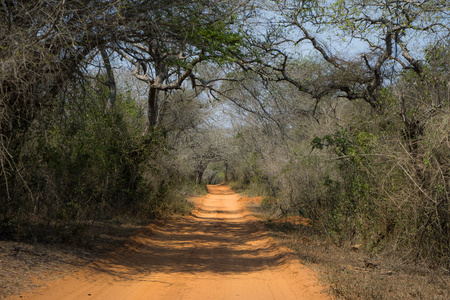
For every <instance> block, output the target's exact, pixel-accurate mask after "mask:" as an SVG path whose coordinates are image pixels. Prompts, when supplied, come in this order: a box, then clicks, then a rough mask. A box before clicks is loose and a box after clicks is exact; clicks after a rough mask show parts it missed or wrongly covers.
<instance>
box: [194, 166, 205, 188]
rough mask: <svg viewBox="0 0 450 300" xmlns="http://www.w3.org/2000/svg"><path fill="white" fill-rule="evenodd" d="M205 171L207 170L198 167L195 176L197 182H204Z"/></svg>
mask: <svg viewBox="0 0 450 300" xmlns="http://www.w3.org/2000/svg"><path fill="white" fill-rule="evenodd" d="M204 172H205V171H204V170H199V169H197V174H196V176H195V183H196V184H201V183H202V178H203V173H204Z"/></svg>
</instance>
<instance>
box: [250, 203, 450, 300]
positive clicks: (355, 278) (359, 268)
mask: <svg viewBox="0 0 450 300" xmlns="http://www.w3.org/2000/svg"><path fill="white" fill-rule="evenodd" d="M253 211H255V208H253ZM260 214H261V215H262V220H263V222H264V223H265V225H266V227H267V228H268V229H269V230H270V231H271V233H272V235H273V236H274V238H276V239H277V240H278V241H279V242H280V243H281V244H282V245H284V246H287V247H289V248H291V249H294V250H295V251H296V254H297V256H298V257H299V259H300V260H301V262H302V263H304V264H306V265H308V266H310V267H311V268H313V269H315V270H318V271H319V272H320V274H321V277H322V280H323V281H324V282H325V283H326V284H327V285H328V286H330V293H331V294H332V295H333V296H334V297H335V298H336V299H450V274H449V273H448V272H446V271H445V270H443V269H442V270H432V269H429V268H427V267H425V266H421V265H417V264H411V263H407V262H405V261H402V260H401V259H400V258H398V257H393V256H390V257H388V256H381V255H379V256H374V255H370V253H367V252H365V251H364V250H363V249H362V248H361V247H360V246H359V245H349V244H347V245H343V246H341V247H338V246H336V245H335V244H333V243H332V242H331V241H329V240H327V239H326V238H324V237H323V235H321V234H320V233H319V232H317V231H316V230H315V229H314V228H312V227H311V226H308V225H307V223H306V225H305V220H304V219H302V218H301V217H297V218H294V217H290V218H282V219H267V218H264V214H262V213H261V211H260Z"/></svg>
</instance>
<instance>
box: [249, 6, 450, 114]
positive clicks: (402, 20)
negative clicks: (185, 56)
mask: <svg viewBox="0 0 450 300" xmlns="http://www.w3.org/2000/svg"><path fill="white" fill-rule="evenodd" d="M262 9H265V10H269V11H271V12H273V14H275V17H273V18H272V20H268V22H270V23H271V25H270V26H269V27H268V29H267V31H266V34H265V35H264V36H263V37H261V38H259V40H258V39H256V40H255V39H253V44H254V45H255V47H257V48H256V49H258V48H259V49H260V51H259V52H257V53H258V55H259V58H258V59H257V60H253V61H250V62H246V61H242V62H241V63H242V65H243V66H246V67H248V68H252V69H254V70H255V71H257V72H258V73H260V74H262V75H264V76H266V77H268V78H269V79H271V80H277V81H278V80H286V81H288V82H290V83H292V84H294V85H295V86H296V87H297V88H298V89H299V90H300V91H301V92H306V93H309V94H311V95H312V96H313V97H314V98H316V99H320V98H322V97H323V96H325V95H332V94H337V95H339V96H342V97H346V98H348V99H363V100H365V101H366V102H368V103H369V104H370V105H371V106H372V107H374V108H376V109H381V108H382V106H383V103H382V100H381V97H380V91H381V89H382V88H383V86H384V85H385V84H386V80H390V79H391V80H393V79H394V77H395V75H396V72H397V71H398V70H399V69H403V70H412V71H413V72H415V73H417V74H419V75H420V74H422V71H423V67H422V62H421V60H422V59H423V52H422V53H421V52H420V51H417V50H416V48H417V45H418V44H419V45H420V44H422V46H424V45H425V44H426V41H429V42H435V41H437V40H439V39H442V38H446V37H448V36H449V33H450V30H449V28H450V27H449V19H448V13H449V7H448V5H446V1H441V0H431V1H430V0H419V1H401V0H399V1H378V0H372V1H360V0H355V1H331V2H330V1H322V0H314V1H303V0H283V1H269V2H268V3H267V4H266V5H265V6H264V7H263V8H262ZM252 35H253V36H254V33H252ZM337 38H338V39H340V40H338V41H336V39H337ZM424 43H425V44H424ZM337 45H339V46H337ZM302 46H304V47H309V49H311V47H312V49H314V51H316V53H317V55H318V56H320V57H321V58H322V59H323V61H325V62H326V63H327V65H328V66H327V68H326V69H325V72H322V74H321V76H320V79H319V80H320V81H321V82H322V85H321V87H320V88H315V87H313V86H311V85H310V83H311V82H310V80H309V78H308V77H303V76H297V74H296V73H294V72H292V70H291V69H290V65H291V56H292V53H293V49H298V48H297V47H302ZM300 49H301V48H300ZM349 50H350V51H351V52H354V54H353V55H351V54H350V55H349V53H348V51H349ZM352 56H353V57H352ZM255 62H256V63H257V64H255ZM269 71H273V72H272V73H270V72H269Z"/></svg>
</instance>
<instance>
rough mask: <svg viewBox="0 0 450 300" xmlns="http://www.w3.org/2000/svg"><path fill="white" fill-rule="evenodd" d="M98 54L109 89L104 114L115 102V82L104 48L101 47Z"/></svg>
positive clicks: (109, 110)
mask: <svg viewBox="0 0 450 300" xmlns="http://www.w3.org/2000/svg"><path fill="white" fill-rule="evenodd" d="M100 53H101V55H102V58H103V62H104V63H105V69H106V77H107V82H106V84H107V86H108V88H109V100H108V102H107V103H106V108H105V111H106V113H109V112H111V110H112V109H113V107H114V103H115V102H116V94H117V89H116V81H115V79H114V72H113V70H112V67H111V61H110V60H109V56H108V53H107V52H106V50H105V48H103V47H101V48H100Z"/></svg>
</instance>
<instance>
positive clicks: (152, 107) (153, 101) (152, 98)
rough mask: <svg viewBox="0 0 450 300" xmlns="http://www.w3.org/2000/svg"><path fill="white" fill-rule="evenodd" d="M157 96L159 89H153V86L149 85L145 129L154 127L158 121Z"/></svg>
mask: <svg viewBox="0 0 450 300" xmlns="http://www.w3.org/2000/svg"><path fill="white" fill-rule="evenodd" d="M158 96H159V90H158V89H155V88H153V87H150V91H149V93H148V108H147V114H148V125H147V131H149V130H150V128H152V127H155V126H156V125H157V123H158V98H159V97H158Z"/></svg>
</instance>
